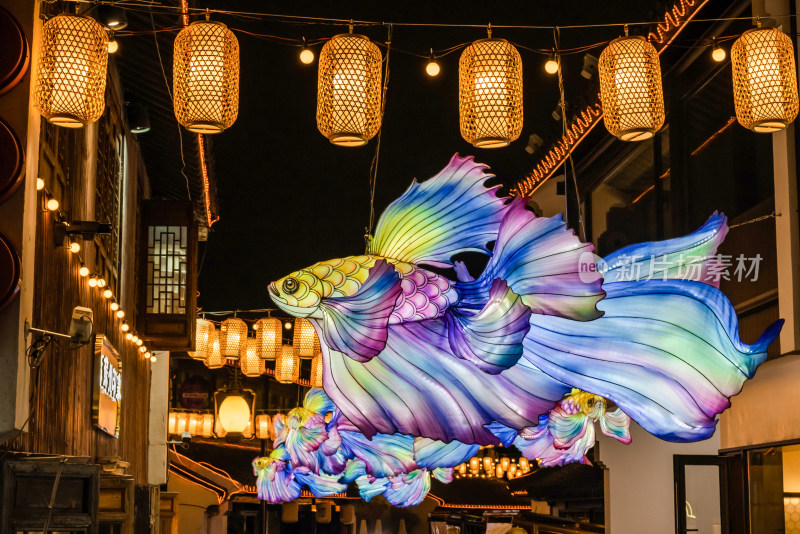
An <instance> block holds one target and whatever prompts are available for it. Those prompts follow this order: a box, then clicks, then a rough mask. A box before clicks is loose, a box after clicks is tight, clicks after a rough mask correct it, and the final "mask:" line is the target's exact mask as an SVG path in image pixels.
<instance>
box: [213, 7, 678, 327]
mask: <svg viewBox="0 0 800 534" xmlns="http://www.w3.org/2000/svg"><path fill="white" fill-rule="evenodd" d="M200 5H201V6H202V5H205V4H203V3H200ZM207 5H208V7H210V8H217V9H231V10H243V11H264V10H269V11H270V12H274V13H285V14H298V15H310V16H319V17H335V18H355V19H365V20H378V21H387V22H400V21H403V22H436V23H465V24H485V23H488V22H491V23H492V24H494V25H501V24H544V25H569V24H604V23H612V22H633V21H647V20H655V19H657V18H661V17H663V13H664V10H665V9H664V8H663V7H661V5H660V4H659V3H656V2H643V1H641V0H615V1H613V2H598V1H584V0H581V1H577V0H576V1H570V2H565V1H561V2H557V1H550V2H542V1H536V2H533V1H525V2H516V1H515V2H511V1H504V2H441V1H437V2H430V1H428V2H402V3H401V2H391V3H390V2H374V1H371V2H330V1H324V2H323V1H315V2H297V1H294V2H286V1H280V2H269V3H266V2H248V1H238V2H237V1H226V0H214V1H209V2H207ZM213 18H214V19H217V20H221V21H223V22H225V23H226V24H228V25H229V26H230V27H231V28H234V29H242V30H247V31H251V32H257V33H263V34H273V35H279V36H284V37H291V38H301V37H306V38H307V39H309V40H311V39H315V38H320V37H330V36H332V35H335V34H337V33H344V32H346V30H347V29H346V27H345V26H341V25H327V24H311V25H309V24H294V23H285V22H282V23H278V22H274V21H265V20H253V19H249V18H244V17H233V16H221V15H214V16H213ZM356 32H358V33H363V34H366V35H368V36H369V37H371V38H372V39H373V40H375V41H381V42H383V41H385V40H386V35H387V32H386V28H384V27H380V26H377V27H366V28H357V29H356ZM620 33H621V29H620V28H618V27H605V28H596V29H573V30H569V29H567V30H563V31H562V32H561V39H562V41H561V46H562V48H570V47H577V46H582V45H587V44H591V43H596V42H600V41H605V40H609V39H612V38H614V37H617V36H618V35H619V34H620ZM236 35H237V38H238V39H239V44H240V47H241V75H240V76H241V77H240V84H241V89H240V104H239V116H238V119H237V121H236V123H235V124H234V125H233V126H232V127H231V128H230V129H228V130H227V131H225V132H223V133H221V134H219V135H217V136H215V138H214V156H215V159H216V180H217V187H218V198H219V215H220V217H221V218H220V220H219V221H218V222H217V223H216V224H215V225H214V226H213V231H212V232H211V233H210V235H209V239H208V242H207V243H205V244H201V258H202V266H201V271H200V279H199V289H200V298H199V306H200V307H202V308H203V309H205V310H210V311H213V310H230V309H252V308H265V307H270V306H271V305H272V304H271V301H270V300H269V297H268V295H267V291H266V287H267V284H268V283H269V282H271V281H273V280H275V279H277V278H280V277H282V276H284V275H286V274H288V273H289V272H292V271H294V270H296V269H299V268H302V267H305V266H307V265H310V264H312V263H314V262H316V261H320V260H325V259H330V258H335V257H343V256H347V255H353V254H361V253H363V251H364V238H363V236H364V228H365V227H366V225H367V223H368V218H369V166H370V161H371V159H372V157H373V155H374V152H375V140H374V139H373V140H372V141H371V142H370V143H369V144H367V145H366V146H364V147H360V148H345V147H338V146H334V145H332V144H330V142H329V141H328V140H327V139H326V138H324V137H323V136H322V135H321V134H320V133H319V131H318V130H317V127H316V119H315V114H316V83H317V63H316V60H315V62H314V63H313V64H311V65H303V64H301V63H300V61H299V59H298V53H299V48H294V47H290V46H284V45H280V44H276V43H274V42H271V41H268V40H263V39H259V38H255V37H252V36H249V35H247V34H244V33H241V32H237V33H236ZM485 36H486V32H485V30H484V29H479V28H447V29H443V28H410V27H403V26H396V27H395V28H394V36H393V43H392V44H393V46H394V47H395V48H396V50H394V51H393V52H392V53H391V59H390V79H389V89H388V96H387V101H386V113H385V117H384V121H383V140H382V146H381V154H380V168H379V172H378V179H377V190H376V195H375V208H376V212H377V214H380V212H381V211H382V210H383V209H384V208H385V207H386V205H387V204H388V203H389V202H391V201H392V200H393V199H395V198H396V197H398V196H399V195H400V194H402V192H403V191H404V190H405V189H406V188H407V187H408V185H409V184H410V182H411V180H412V178H414V177H417V178H418V179H420V180H422V179H425V178H428V177H430V176H432V175H433V174H435V173H436V172H438V171H439V170H440V169H441V168H442V167H443V166H444V165H445V164H446V163H447V161H448V160H449V158H450V157H451V156H452V155H453V153H455V152H459V153H461V154H462V155H474V156H476V159H477V160H478V161H480V162H483V163H487V164H489V165H490V166H491V168H492V170H493V172H494V173H495V174H496V175H497V176H498V179H499V180H500V181H501V182H503V183H508V184H513V183H514V182H515V181H516V180H518V179H519V178H521V177H522V176H524V175H525V174H526V173H527V172H528V171H530V169H531V168H532V167H533V165H534V164H535V163H536V162H537V161H538V157H533V156H530V155H529V154H528V153H527V152H525V150H524V147H525V145H526V144H527V139H528V135H530V134H531V133H534V132H537V133H539V135H541V136H542V137H544V138H546V139H548V138H554V137H555V136H556V134H557V132H559V131H560V124H559V123H558V122H556V121H555V120H553V118H552V117H551V116H550V114H551V112H552V110H553V109H554V108H555V106H556V105H557V102H558V86H557V81H556V77H554V76H548V75H546V74H545V73H544V70H543V64H544V61H545V60H546V57H545V56H543V55H541V54H536V53H533V52H530V51H526V50H524V49H522V48H520V49H519V50H520V54H521V55H522V60H523V73H524V83H525V86H524V90H525V99H524V103H525V123H524V128H523V132H522V135H521V137H520V138H519V139H518V140H517V141H516V142H514V143H512V144H511V145H510V146H509V147H506V148H502V149H494V150H481V149H475V148H473V147H472V146H471V145H469V144H468V143H466V142H465V141H464V140H463V139H462V138H461V136H460V133H459V126H458V59H459V56H460V54H461V52H460V51H458V52H455V53H452V54H450V55H448V56H446V57H444V58H442V59H441V60H440V61H439V63H440V65H441V67H442V72H441V74H440V75H439V76H438V77H436V78H430V77H428V76H427V75H426V74H425V69H424V68H425V63H426V61H425V60H424V59H421V58H418V57H414V56H412V55H408V54H405V53H401V52H400V50H404V51H413V52H415V53H418V54H425V53H427V51H428V50H429V49H430V48H434V49H444V48H447V47H450V46H453V45H456V44H459V43H466V42H469V41H472V40H476V39H481V38H483V37H485ZM494 36H495V37H502V38H506V39H508V40H510V41H512V42H515V43H519V44H521V45H524V46H526V47H530V48H551V47H552V46H553V35H552V32H551V31H550V30H512V29H496V30H495V31H494ZM320 48H321V46H317V47H315V48H314V52H315V54H316V55H317V57H318V56H319V51H320ZM600 51H601V48H597V49H595V50H594V52H593V53H594V55H595V56H597V55H599V53H600ZM382 52H383V53H384V56H385V48H382ZM582 64H583V54H582V53H581V54H576V55H573V56H569V57H566V58H565V60H564V77H565V86H566V92H567V100H568V101H572V102H574V103H576V104H579V103H580V101H581V99H582V98H585V97H586V96H587V95H589V94H591V93H592V91H593V90H594V91H596V89H593V86H592V82H590V81H587V80H585V79H584V78H582V77H580V74H579V73H580V70H581V67H582ZM595 94H596V92H595ZM538 155H539V154H537V156H538Z"/></svg>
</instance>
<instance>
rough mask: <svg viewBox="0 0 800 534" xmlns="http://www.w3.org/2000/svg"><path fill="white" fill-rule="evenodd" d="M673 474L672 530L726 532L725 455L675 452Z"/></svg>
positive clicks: (702, 533)
mask: <svg viewBox="0 0 800 534" xmlns="http://www.w3.org/2000/svg"><path fill="white" fill-rule="evenodd" d="M674 474H675V532H676V533H677V534H729V530H728V524H727V517H728V497H727V495H728V489H727V480H728V464H727V459H726V458H723V457H720V456H700V455H681V454H676V455H675V457H674Z"/></svg>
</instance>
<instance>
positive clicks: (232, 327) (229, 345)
mask: <svg viewBox="0 0 800 534" xmlns="http://www.w3.org/2000/svg"><path fill="white" fill-rule="evenodd" d="M219 350H220V352H221V353H222V356H223V357H225V358H230V359H232V360H235V359H239V358H241V357H243V356H244V355H245V354H246V353H247V324H246V323H245V322H244V321H242V320H241V319H237V318H235V317H233V318H231V319H225V320H224V321H222V324H221V325H220V327H219Z"/></svg>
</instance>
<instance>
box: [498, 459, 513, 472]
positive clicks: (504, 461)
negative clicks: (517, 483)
mask: <svg viewBox="0 0 800 534" xmlns="http://www.w3.org/2000/svg"><path fill="white" fill-rule="evenodd" d="M509 465H511V460H509V459H508V457H507V456H503V457H502V458H500V467H502V468H503V471H508V466H509Z"/></svg>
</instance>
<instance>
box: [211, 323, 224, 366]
mask: <svg viewBox="0 0 800 534" xmlns="http://www.w3.org/2000/svg"><path fill="white" fill-rule="evenodd" d="M210 339H211V350H210V351H209V352H208V356H206V367H208V368H209V369H219V368H220V367H222V366H223V365H225V358H223V357H222V353H220V351H219V330H212V331H211V333H210Z"/></svg>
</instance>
